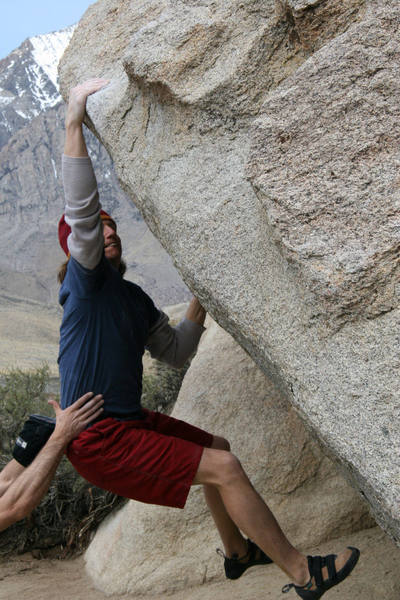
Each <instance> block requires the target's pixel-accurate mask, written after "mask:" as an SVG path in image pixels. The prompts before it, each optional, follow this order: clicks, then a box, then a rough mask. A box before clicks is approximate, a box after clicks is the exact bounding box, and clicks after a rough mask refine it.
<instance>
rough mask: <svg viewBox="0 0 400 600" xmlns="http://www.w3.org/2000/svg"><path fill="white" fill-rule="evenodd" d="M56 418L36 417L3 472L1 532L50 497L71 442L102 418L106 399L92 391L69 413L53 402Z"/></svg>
mask: <svg viewBox="0 0 400 600" xmlns="http://www.w3.org/2000/svg"><path fill="white" fill-rule="evenodd" d="M49 404H51V405H52V406H53V408H54V411H55V413H56V419H55V421H54V419H50V418H48V417H41V416H40V415H32V416H31V417H30V418H29V419H28V421H27V422H26V423H25V425H24V428H23V430H22V431H21V433H20V435H19V436H18V438H17V441H16V444H15V447H14V450H13V457H14V458H13V459H12V460H11V461H10V462H9V463H8V464H7V465H6V466H5V467H4V469H3V470H2V471H1V473H0V531H3V529H6V528H7V527H9V526H10V525H12V524H13V523H16V522H17V521H19V520H21V519H23V518H24V517H26V516H28V515H29V514H30V513H31V512H32V510H33V509H34V508H35V507H36V506H37V505H38V504H39V502H40V501H41V499H42V498H43V496H44V495H45V494H46V492H47V490H48V488H49V485H50V483H51V480H52V479H53V477H54V474H55V472H56V469H57V467H58V464H59V462H60V460H61V458H62V456H63V454H64V452H65V449H66V447H67V445H68V444H69V442H70V441H71V440H72V439H73V438H74V437H76V436H77V435H79V434H80V433H81V432H82V431H83V430H84V429H85V428H86V427H87V426H88V424H89V423H91V422H92V421H93V420H94V419H97V418H99V417H100V415H101V412H102V410H103V409H102V405H103V398H102V396H101V395H97V396H94V395H93V394H92V393H91V392H90V393H88V394H85V395H84V396H82V397H81V398H79V399H78V400H77V401H76V402H75V403H74V404H72V406H70V407H69V408H67V409H66V410H61V408H60V406H59V405H58V403H57V402H56V401H55V400H49Z"/></svg>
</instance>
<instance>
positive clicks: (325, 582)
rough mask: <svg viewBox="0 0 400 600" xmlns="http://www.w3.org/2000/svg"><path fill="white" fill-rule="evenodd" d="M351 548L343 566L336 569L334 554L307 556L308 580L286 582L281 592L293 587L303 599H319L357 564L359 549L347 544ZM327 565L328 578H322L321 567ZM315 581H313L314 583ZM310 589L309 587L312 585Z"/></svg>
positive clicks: (344, 577)
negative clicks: (297, 583)
mask: <svg viewBox="0 0 400 600" xmlns="http://www.w3.org/2000/svg"><path fill="white" fill-rule="evenodd" d="M348 548H349V550H351V551H352V552H351V555H350V557H349V559H348V560H347V562H346V563H345V564H344V565H343V567H342V568H341V569H340V570H339V571H336V566H335V559H336V554H329V555H328V556H307V559H308V570H309V572H310V581H309V582H308V583H306V585H301V586H300V585H295V584H294V583H288V584H287V585H285V586H284V587H283V588H282V592H283V593H284V594H286V592H288V591H289V590H290V589H291V588H294V590H295V592H296V594H297V595H298V596H300V598H303V600H319V598H321V596H322V595H323V594H325V592H326V591H328V590H329V589H330V588H331V587H333V586H334V585H337V584H338V583H340V582H341V581H343V579H346V577H347V576H348V575H350V573H351V572H352V570H353V569H354V567H355V566H356V564H357V561H358V559H359V557H360V551H359V550H358V548H353V547H352V546H348ZM323 567H327V569H328V578H327V579H323V576H322V569H323ZM313 580H314V581H313ZM314 582H315V583H314ZM314 585H315V589H314V590H312V589H311V588H312V587H314Z"/></svg>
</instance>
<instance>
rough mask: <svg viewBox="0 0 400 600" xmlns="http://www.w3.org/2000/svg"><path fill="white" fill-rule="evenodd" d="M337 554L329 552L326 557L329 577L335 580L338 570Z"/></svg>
mask: <svg viewBox="0 0 400 600" xmlns="http://www.w3.org/2000/svg"><path fill="white" fill-rule="evenodd" d="M335 558H336V554H329V555H328V556H326V557H325V562H326V566H327V567H328V575H329V579H330V580H331V581H332V582H333V581H336V577H337V572H336V565H335Z"/></svg>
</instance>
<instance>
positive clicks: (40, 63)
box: [0, 26, 75, 148]
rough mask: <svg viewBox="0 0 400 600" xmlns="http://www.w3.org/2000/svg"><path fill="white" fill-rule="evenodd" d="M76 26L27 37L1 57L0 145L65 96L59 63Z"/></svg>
mask: <svg viewBox="0 0 400 600" xmlns="http://www.w3.org/2000/svg"><path fill="white" fill-rule="evenodd" d="M74 29H75V26H72V27H68V28H66V29H63V30H62V31H57V32H54V33H49V34H45V35H38V36H35V37H32V38H29V39H27V40H25V42H23V43H22V44H21V46H19V48H17V49H16V50H14V51H13V52H11V54H9V55H8V56H7V57H6V58H4V59H3V60H1V61H0V148H1V147H2V146H4V144H6V143H7V141H8V140H9V139H10V137H11V136H12V135H13V134H14V133H15V132H16V131H17V130H18V129H20V128H21V127H24V126H25V125H26V124H27V122H28V121H30V120H31V119H32V118H34V117H36V116H38V115H39V114H40V113H42V112H43V111H45V110H47V109H49V108H52V107H53V106H56V105H57V104H58V103H59V102H60V101H61V97H60V94H59V91H58V84H57V66H58V63H59V61H60V58H61V56H62V54H63V52H64V50H65V48H66V47H67V45H68V43H69V40H70V39H71V36H72V34H73V32H74Z"/></svg>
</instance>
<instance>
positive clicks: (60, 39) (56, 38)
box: [30, 25, 76, 89]
mask: <svg viewBox="0 0 400 600" xmlns="http://www.w3.org/2000/svg"><path fill="white" fill-rule="evenodd" d="M75 27H76V26H75V25H72V26H71V27H67V28H66V29H62V30H61V31H55V32H53V33H47V34H44V35H37V36H35V37H32V38H30V42H31V44H32V46H33V51H32V55H33V58H34V60H35V61H36V63H37V64H38V65H39V66H40V67H41V68H42V69H43V71H44V72H45V73H46V75H47V77H48V78H49V79H50V81H51V82H52V83H53V85H54V87H56V88H57V89H58V81H57V79H58V75H57V66H58V63H59V62H60V58H61V57H62V55H63V53H64V50H65V48H66V47H67V45H68V43H69V41H70V39H71V37H72V34H73V32H74V29H75Z"/></svg>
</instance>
